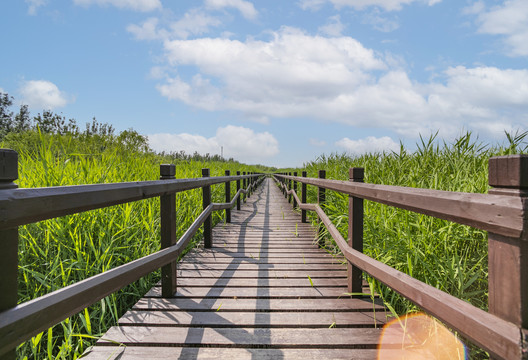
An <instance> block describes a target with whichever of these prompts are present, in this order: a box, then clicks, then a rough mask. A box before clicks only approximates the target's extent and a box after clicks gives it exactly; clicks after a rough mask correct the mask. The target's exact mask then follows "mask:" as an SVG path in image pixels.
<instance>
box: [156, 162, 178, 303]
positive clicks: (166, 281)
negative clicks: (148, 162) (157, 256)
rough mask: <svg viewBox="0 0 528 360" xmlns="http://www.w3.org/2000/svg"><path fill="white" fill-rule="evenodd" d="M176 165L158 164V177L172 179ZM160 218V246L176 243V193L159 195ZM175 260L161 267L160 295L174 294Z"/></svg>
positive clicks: (176, 279) (176, 272)
mask: <svg viewBox="0 0 528 360" xmlns="http://www.w3.org/2000/svg"><path fill="white" fill-rule="evenodd" d="M175 175H176V166H175V165H174V164H161V165H160V179H161V180H169V179H174V178H175ZM160 218H161V248H162V249H165V248H168V247H170V246H172V245H174V244H176V194H174V193H173V194H168V195H162V196H160ZM177 266H178V265H177V260H174V261H172V262H171V263H169V264H167V265H165V266H162V268H161V296H162V297H164V298H170V297H173V296H174V293H175V292H176V290H177V286H178V277H177V276H178V268H177Z"/></svg>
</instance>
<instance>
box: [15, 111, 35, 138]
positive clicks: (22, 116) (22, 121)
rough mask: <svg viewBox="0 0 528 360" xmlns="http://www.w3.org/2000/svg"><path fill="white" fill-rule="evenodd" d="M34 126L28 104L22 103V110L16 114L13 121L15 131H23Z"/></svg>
mask: <svg viewBox="0 0 528 360" xmlns="http://www.w3.org/2000/svg"><path fill="white" fill-rule="evenodd" d="M31 128H32V121H31V118H30V117H29V108H28V106H27V105H20V111H19V112H18V114H16V115H15V120H14V122H13V131H15V132H23V131H28V130H30V129H31Z"/></svg>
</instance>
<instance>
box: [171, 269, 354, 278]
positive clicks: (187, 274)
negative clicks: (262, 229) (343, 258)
mask: <svg viewBox="0 0 528 360" xmlns="http://www.w3.org/2000/svg"><path fill="white" fill-rule="evenodd" d="M257 276H258V277H259V279H266V278H271V279H273V278H276V279H277V278H281V279H282V278H284V279H286V278H289V279H305V278H306V276H310V277H311V278H312V279H317V278H329V279H346V277H347V275H346V271H345V269H339V270H322V271H313V270H312V269H306V270H305V271H295V270H274V269H271V270H269V269H260V270H259V269H256V271H255V270H209V269H205V270H179V271H178V277H179V278H182V279H183V278H190V279H194V278H214V279H216V278H255V277H257Z"/></svg>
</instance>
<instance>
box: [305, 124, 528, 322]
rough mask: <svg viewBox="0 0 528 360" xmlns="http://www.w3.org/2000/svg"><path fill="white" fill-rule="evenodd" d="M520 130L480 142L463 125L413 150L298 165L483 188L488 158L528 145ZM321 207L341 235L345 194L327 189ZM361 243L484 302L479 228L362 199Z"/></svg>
mask: <svg viewBox="0 0 528 360" xmlns="http://www.w3.org/2000/svg"><path fill="white" fill-rule="evenodd" d="M527 134H528V133H526V132H525V133H519V132H517V133H516V134H507V143H506V144H505V145H501V146H490V145H484V144H482V143H480V142H479V141H478V140H477V139H474V138H473V137H472V136H471V134H470V133H467V134H465V135H463V136H461V137H460V138H459V139H457V140H456V141H454V142H453V143H445V142H443V143H442V142H439V141H437V140H436V139H435V136H431V137H430V138H429V139H421V142H420V143H419V144H418V148H417V150H416V151H414V152H409V151H407V150H406V149H405V148H404V147H403V146H401V149H400V151H399V152H391V153H371V154H365V155H362V156H348V155H346V154H331V155H329V156H325V155H323V156H320V157H319V158H317V159H316V160H315V161H312V162H309V163H307V164H305V169H304V170H306V171H307V172H308V176H309V177H317V171H318V170H319V169H325V170H326V172H327V174H326V178H328V179H338V180H348V169H349V168H351V167H363V168H365V182H367V183H372V184H385V185H398V186H408V187H416V188H427V189H437V190H447V191H458V192H471V193H486V192H487V191H488V189H489V186H488V159H489V158H490V157H491V156H496V155H509V154H514V153H522V152H527V150H528V145H526V142H525V137H526V135H527ZM299 170H300V169H299ZM299 170H298V171H299ZM308 201H309V202H316V201H317V194H316V188H315V187H311V186H309V191H308ZM324 210H325V212H326V213H327V214H328V215H329V217H330V218H331V219H332V221H333V223H334V224H335V225H336V226H337V228H338V229H339V230H340V232H341V234H343V235H344V236H345V238H346V236H347V233H348V226H347V224H348V196H347V195H343V194H341V193H338V192H334V191H327V194H326V203H325V205H324ZM312 221H313V222H314V223H315V222H316V219H315V218H314V217H312ZM322 236H323V237H325V239H326V244H327V247H328V248H329V250H331V251H338V250H337V249H335V243H334V242H333V240H331V239H330V238H329V236H328V235H327V234H324V233H323V234H322ZM364 251H365V253H366V254H368V255H369V256H371V257H373V258H374V259H377V260H379V261H381V262H383V263H385V264H388V265H390V266H392V267H394V268H396V269H398V270H400V271H402V272H405V273H407V274H409V275H411V276H413V277H414V278H416V279H419V280H421V281H423V282H425V283H427V284H429V285H432V286H435V287H437V288H438V289H440V290H442V291H445V292H447V293H449V294H451V295H454V296H456V297H458V298H460V299H463V300H465V301H468V302H469V303H471V304H473V305H475V306H477V307H479V308H481V309H484V310H487V298H488V292H487V291H488V290H487V289H488V263H487V255H488V252H487V234H486V232H485V231H482V230H477V229H474V228H471V227H468V226H464V225H459V224H455V223H452V222H449V221H445V220H439V219H436V218H433V217H430V216H426V215H420V214H416V213H414V212H411V211H406V210H401V209H397V208H394V207H390V206H386V205H382V204H378V203H375V202H372V201H365V221H364ZM368 280H369V282H370V283H371V285H372V286H373V288H374V289H375V291H377V292H378V293H379V294H380V295H381V296H382V298H383V299H384V300H385V302H386V303H387V304H388V305H389V306H390V307H392V308H393V309H394V311H395V312H396V313H398V314H400V315H402V314H406V313H408V312H414V311H418V310H419V309H418V308H417V307H416V305H414V304H413V303H411V302H409V301H407V300H406V299H405V298H403V297H401V296H400V295H398V294H397V293H395V292H394V291H391V290H390V289H389V288H387V287H386V286H384V285H382V284H381V283H379V282H378V281H375V280H373V279H370V278H369V279H368Z"/></svg>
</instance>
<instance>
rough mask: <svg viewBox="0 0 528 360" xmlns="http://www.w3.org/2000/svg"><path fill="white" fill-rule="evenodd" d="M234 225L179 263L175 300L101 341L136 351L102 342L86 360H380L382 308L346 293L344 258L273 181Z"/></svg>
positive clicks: (151, 299)
mask: <svg viewBox="0 0 528 360" xmlns="http://www.w3.org/2000/svg"><path fill="white" fill-rule="evenodd" d="M295 200H297V199H295ZM231 220H232V222H231V223H229V224H219V225H217V226H216V228H215V229H213V239H214V241H213V246H212V248H211V249H203V248H200V249H196V250H193V251H191V252H189V253H188V254H187V255H186V256H185V257H184V258H183V259H182V261H181V262H180V263H179V264H178V290H177V291H176V292H175V293H174V294H173V296H172V297H171V298H162V297H161V287H160V286H159V285H157V286H154V287H153V288H152V289H151V290H150V291H149V292H148V293H147V294H145V296H144V297H143V298H142V299H140V300H139V301H138V302H137V304H136V305H135V306H134V307H133V308H132V309H131V310H129V311H128V312H127V313H126V314H125V315H124V316H123V317H122V318H121V319H120V321H119V325H118V326H115V327H113V328H111V329H110V330H109V331H108V332H107V334H105V335H104V337H103V338H104V339H107V340H111V341H118V342H121V343H123V344H126V348H127V349H132V348H133V349H135V350H131V351H128V350H126V351H121V350H120V348H119V347H118V346H116V344H115V343H113V342H111V341H107V340H101V341H99V342H98V343H97V345H96V346H95V347H94V349H93V350H92V351H91V353H90V354H88V357H87V358H88V359H100V358H112V356H114V355H112V354H119V356H120V357H119V358H120V359H134V358H137V357H141V356H143V358H149V359H150V358H156V356H158V354H161V353H163V354H167V355H166V356H169V357H175V356H180V357H181V356H184V357H185V358H208V357H211V358H212V357H214V358H226V357H230V356H231V357H233V358H245V357H252V358H255V356H256V357H258V358H292V359H295V358H299V357H302V358H310V357H311V356H313V357H316V356H319V358H328V356H330V357H331V358H336V359H339V358H358V359H361V358H364V359H374V358H376V350H375V348H376V346H377V344H378V341H379V335H380V331H381V326H382V325H383V324H384V323H385V322H386V320H387V313H386V311H385V308H384V306H383V305H382V304H381V303H380V300H379V299H378V298H377V297H375V296H374V297H370V296H368V295H365V296H363V297H360V298H352V297H351V296H350V295H348V294H347V280H346V262H345V259H344V258H343V257H342V256H339V257H336V256H333V255H332V254H330V253H328V252H326V251H325V250H323V249H318V248H317V244H316V243H314V241H313V240H314V234H315V231H314V229H313V228H312V227H311V226H310V225H308V224H303V223H302V222H301V218H300V214H298V213H297V212H295V211H293V210H292V209H291V205H290V204H288V200H287V199H286V198H285V197H284V196H283V195H282V194H281V192H280V190H279V189H278V187H276V186H275V185H274V183H273V181H272V180H271V179H267V180H266V181H265V182H264V183H263V184H262V185H261V186H260V187H259V188H258V189H256V190H255V191H254V192H253V194H252V195H251V197H248V198H247V199H246V203H245V204H243V205H242V206H241V210H240V211H233V212H232V214H231ZM362 291H364V292H365V293H368V292H369V289H368V286H367V284H366V283H364V284H363V287H362ZM395 341H396V340H395ZM168 347H170V350H168ZM116 356H117V355H116Z"/></svg>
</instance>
